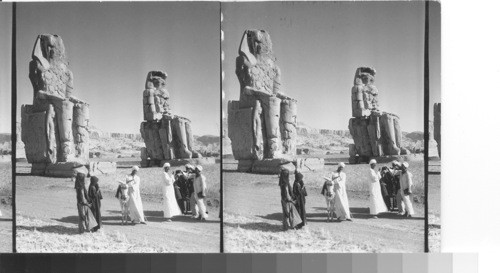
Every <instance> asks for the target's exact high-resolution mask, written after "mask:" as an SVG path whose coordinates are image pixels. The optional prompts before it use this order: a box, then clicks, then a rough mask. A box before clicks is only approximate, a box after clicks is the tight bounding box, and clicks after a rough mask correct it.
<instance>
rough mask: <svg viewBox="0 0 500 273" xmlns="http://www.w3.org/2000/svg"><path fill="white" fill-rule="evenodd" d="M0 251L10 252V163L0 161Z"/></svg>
mask: <svg viewBox="0 0 500 273" xmlns="http://www.w3.org/2000/svg"><path fill="white" fill-rule="evenodd" d="M0 211H2V216H0V253H5V252H12V164H11V163H10V162H9V161H7V162H0Z"/></svg>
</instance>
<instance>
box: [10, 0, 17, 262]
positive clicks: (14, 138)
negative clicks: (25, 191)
mask: <svg viewBox="0 0 500 273" xmlns="http://www.w3.org/2000/svg"><path fill="white" fill-rule="evenodd" d="M16 5H17V3H16V2H13V3H12V41H11V42H12V48H11V54H12V59H11V87H12V90H11V117H10V119H11V124H10V130H11V132H10V141H11V147H12V148H11V150H12V152H11V156H12V158H11V161H12V162H11V166H12V186H11V187H12V252H13V253H16V143H17V135H16V127H17V123H16V109H17V107H16V105H17V67H16Z"/></svg>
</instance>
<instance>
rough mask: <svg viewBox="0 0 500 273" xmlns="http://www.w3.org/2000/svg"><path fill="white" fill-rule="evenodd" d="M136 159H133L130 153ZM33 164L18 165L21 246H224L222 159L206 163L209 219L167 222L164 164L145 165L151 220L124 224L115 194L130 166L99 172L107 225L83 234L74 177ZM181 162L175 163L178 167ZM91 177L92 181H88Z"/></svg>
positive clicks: (142, 172) (145, 200)
mask: <svg viewBox="0 0 500 273" xmlns="http://www.w3.org/2000/svg"><path fill="white" fill-rule="evenodd" d="M131 160H133V159H131ZM29 166H30V165H29V164H27V163H18V165H17V173H18V175H17V183H16V185H17V196H16V198H17V203H16V204H17V211H16V213H17V251H18V252H219V250H220V219H219V205H220V204H219V200H220V194H219V189H220V185H219V184H220V183H219V181H220V178H219V177H220V165H219V164H213V165H206V166H204V174H205V176H206V177H207V183H208V187H209V190H208V191H209V192H208V198H207V208H208V211H209V219H208V221H207V222H200V221H197V220H194V219H191V218H190V217H189V216H177V217H174V218H173V219H172V220H173V221H172V222H166V221H165V218H163V212H162V208H161V200H160V194H161V185H160V181H161V176H160V175H161V173H162V169H161V168H158V167H157V168H142V169H141V170H140V172H139V176H140V177H141V196H142V200H143V206H144V212H145V215H146V218H147V221H148V222H147V225H141V224H138V225H125V226H122V225H121V213H120V205H119V201H118V200H117V199H116V198H115V197H114V194H115V190H116V187H117V185H118V184H117V182H116V180H117V179H120V180H123V179H124V177H125V175H126V174H128V173H129V171H130V167H129V166H121V167H119V168H118V170H117V172H116V173H115V174H110V175H103V176H100V177H99V184H100V187H101V191H102V193H103V200H102V208H101V213H102V219H103V226H104V227H103V229H101V230H100V231H98V232H96V233H85V234H82V235H79V234H78V222H77V216H78V213H77V209H76V196H75V190H74V189H73V187H74V182H72V181H71V179H69V178H50V177H40V176H31V175H29V171H30V168H29ZM176 169H178V168H173V170H176ZM88 183H89V181H87V185H88Z"/></svg>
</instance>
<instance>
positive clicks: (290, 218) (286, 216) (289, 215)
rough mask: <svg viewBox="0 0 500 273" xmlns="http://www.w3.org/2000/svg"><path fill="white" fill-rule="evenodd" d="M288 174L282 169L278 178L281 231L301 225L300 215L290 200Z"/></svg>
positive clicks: (290, 192)
mask: <svg viewBox="0 0 500 273" xmlns="http://www.w3.org/2000/svg"><path fill="white" fill-rule="evenodd" d="M289 179H290V172H289V171H288V170H287V169H285V168H283V169H281V173H280V177H279V184H278V185H279V187H280V191H281V208H282V209H283V230H288V229H294V228H295V227H297V226H298V225H300V224H301V223H302V220H301V219H300V215H299V213H298V212H297V209H296V208H295V205H294V203H295V200H293V199H292V197H293V193H292V187H291V186H290V181H289Z"/></svg>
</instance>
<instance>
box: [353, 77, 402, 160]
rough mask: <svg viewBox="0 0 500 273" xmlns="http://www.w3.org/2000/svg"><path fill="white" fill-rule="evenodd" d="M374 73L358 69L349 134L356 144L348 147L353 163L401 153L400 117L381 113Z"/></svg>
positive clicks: (355, 78)
mask: <svg viewBox="0 0 500 273" xmlns="http://www.w3.org/2000/svg"><path fill="white" fill-rule="evenodd" d="M375 73H376V71H375V69H373V68H370V67H359V68H358V69H357V70H356V74H355V75H354V86H353V87H352V90H351V99H352V116H353V117H352V118H351V119H350V120H349V131H350V133H351V135H352V137H353V139H354V145H352V146H351V147H349V154H350V156H351V159H350V161H351V162H352V163H355V162H356V161H360V160H361V161H367V160H368V159H369V158H371V157H378V156H385V155H400V153H401V145H402V141H401V139H402V132H401V128H400V124H399V117H398V116H396V115H394V114H391V113H386V112H382V111H380V110H379V104H378V89H377V87H376V86H375V85H374V82H375Z"/></svg>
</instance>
